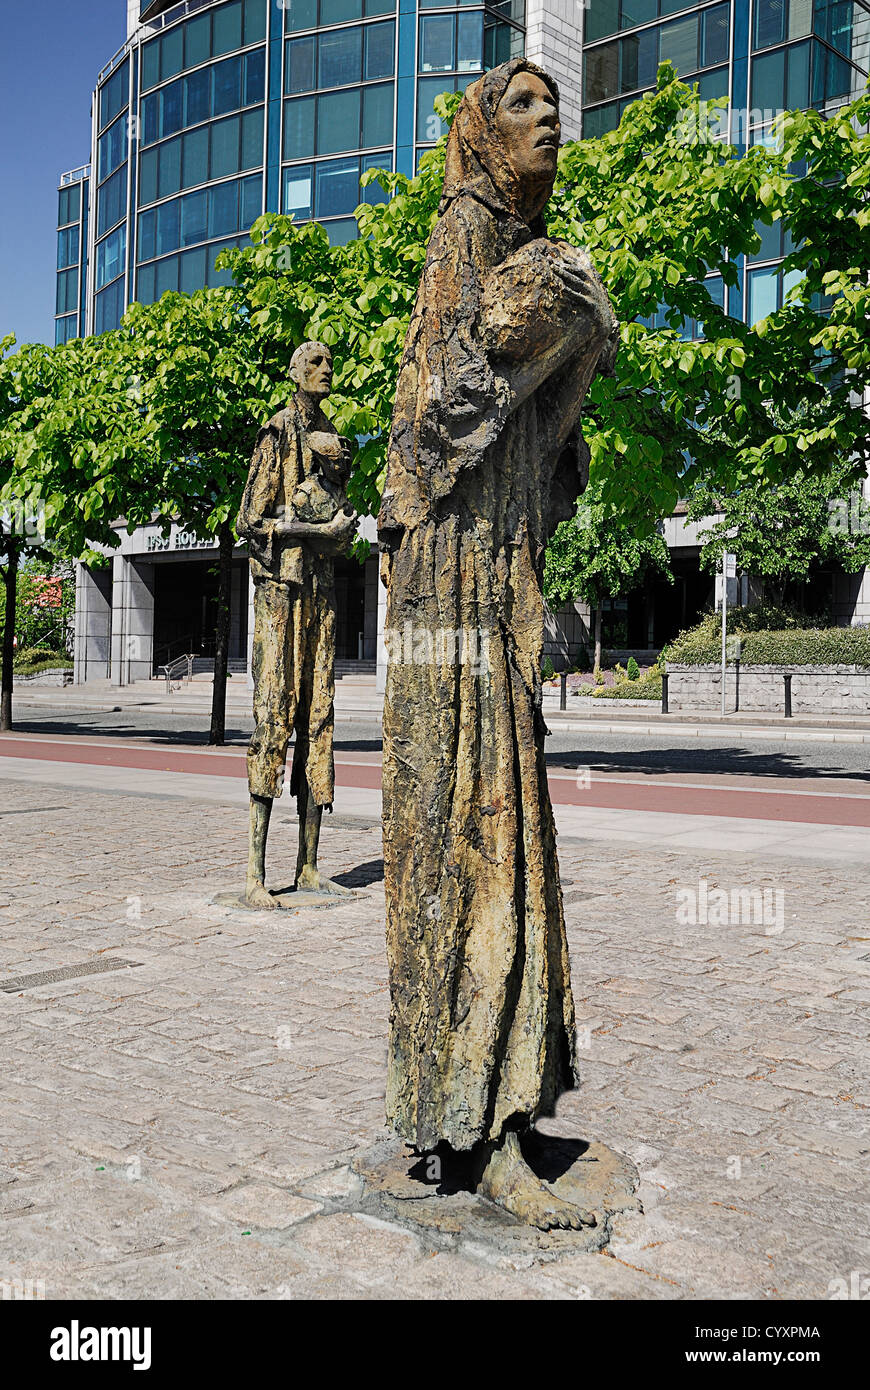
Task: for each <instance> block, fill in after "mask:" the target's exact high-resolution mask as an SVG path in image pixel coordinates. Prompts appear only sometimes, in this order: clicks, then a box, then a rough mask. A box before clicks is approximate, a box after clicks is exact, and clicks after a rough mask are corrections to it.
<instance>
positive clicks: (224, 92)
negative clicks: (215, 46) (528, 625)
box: [212, 57, 242, 116]
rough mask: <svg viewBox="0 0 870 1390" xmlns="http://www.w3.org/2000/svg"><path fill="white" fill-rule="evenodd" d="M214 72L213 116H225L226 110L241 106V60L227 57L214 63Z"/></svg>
mask: <svg viewBox="0 0 870 1390" xmlns="http://www.w3.org/2000/svg"><path fill="white" fill-rule="evenodd" d="M212 71H213V73H214V87H213V107H212V110H213V112H214V114H215V116H225V115H226V114H227V112H228V111H237V110H238V108H239V107H240V106H241V104H242V102H241V90H242V60H241V58H238V57H237V58H227V59H226V61H225V62H223V63H216V64H215V66H214V68H213V69H212Z"/></svg>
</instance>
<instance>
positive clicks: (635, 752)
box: [546, 730, 870, 782]
mask: <svg viewBox="0 0 870 1390" xmlns="http://www.w3.org/2000/svg"><path fill="white" fill-rule="evenodd" d="M771 741H772V742H775V741H776V731H775V730H774V731H772V739H771ZM826 747H827V745H826ZM803 756H804V755H802V754H801V753H800V752H797V751H796V752H794V753H791V752H785V751H782V752H779V751H766V752H765V751H760V750H755V749H749V748H739V747H717V746H715V745H714V746H707V747H701V748H698V747H696V746H693V747H691V748H682V747H675V748H642V749H632V750H624V749H612V750H610V749H607V750H603V751H602V750H601V749H599V748H585V749H572V750H571V751H570V752H568V753H556V752H550V753H547V755H546V757H547V766H548V767H550V768H553V769H555V768H568V769H574V768H580V767H582V768H589V769H590V771H592V772H633V773H638V774H646V775H648V776H655V775H656V774H660V773H663V772H682V773H685V772H689V773H695V774H696V775H697V776H699V777H700V776H706V775H709V774H715V773H730V774H738V775H742V776H745V777H794V778H806V779H808V780H813V779H818V778H821V777H833V778H839V779H841V780H842V779H848V780H850V781H864V782H866V781H870V771H867V770H866V769H861V768H844V767H831V766H822V765H821V764H820V763H816V764H815V765H813V764H809V763H807V762H805V761H803Z"/></svg>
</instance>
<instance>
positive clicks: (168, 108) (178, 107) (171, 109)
mask: <svg viewBox="0 0 870 1390" xmlns="http://www.w3.org/2000/svg"><path fill="white" fill-rule="evenodd" d="M183 95H184V83H183V82H182V81H181V79H180V78H179V80H178V81H177V82H170V84H169V86H168V87H164V88H163V91H162V92H161V93H160V138H161V139H163V137H164V136H166V135H174V134H175V133H176V131H179V130H181V126H182V115H181V112H182V99H183Z"/></svg>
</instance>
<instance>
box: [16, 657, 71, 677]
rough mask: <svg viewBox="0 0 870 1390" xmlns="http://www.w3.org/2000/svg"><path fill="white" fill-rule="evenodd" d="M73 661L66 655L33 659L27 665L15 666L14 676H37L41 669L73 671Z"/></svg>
mask: <svg viewBox="0 0 870 1390" xmlns="http://www.w3.org/2000/svg"><path fill="white" fill-rule="evenodd" d="M72 669H73V663H72V662H71V661H70V660H69V659H68V658H67V657H65V656H52V657H48V658H46V659H44V660H42V661H31V662H28V664H27V665H26V666H15V667H14V668H13V675H14V676H36V675H38V674H39V672H40V671H72Z"/></svg>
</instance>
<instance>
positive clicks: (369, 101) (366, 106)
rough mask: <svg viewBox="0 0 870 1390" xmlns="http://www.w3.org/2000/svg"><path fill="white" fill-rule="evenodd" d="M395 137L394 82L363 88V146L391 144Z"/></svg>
mask: <svg viewBox="0 0 870 1390" xmlns="http://www.w3.org/2000/svg"><path fill="white" fill-rule="evenodd" d="M392 139H393V84H392V82H385V83H384V84H383V86H378V87H364V88H363V127H362V143H363V147H364V148H365V147H367V146H370V145H389V144H390V143H391V142H392Z"/></svg>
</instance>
